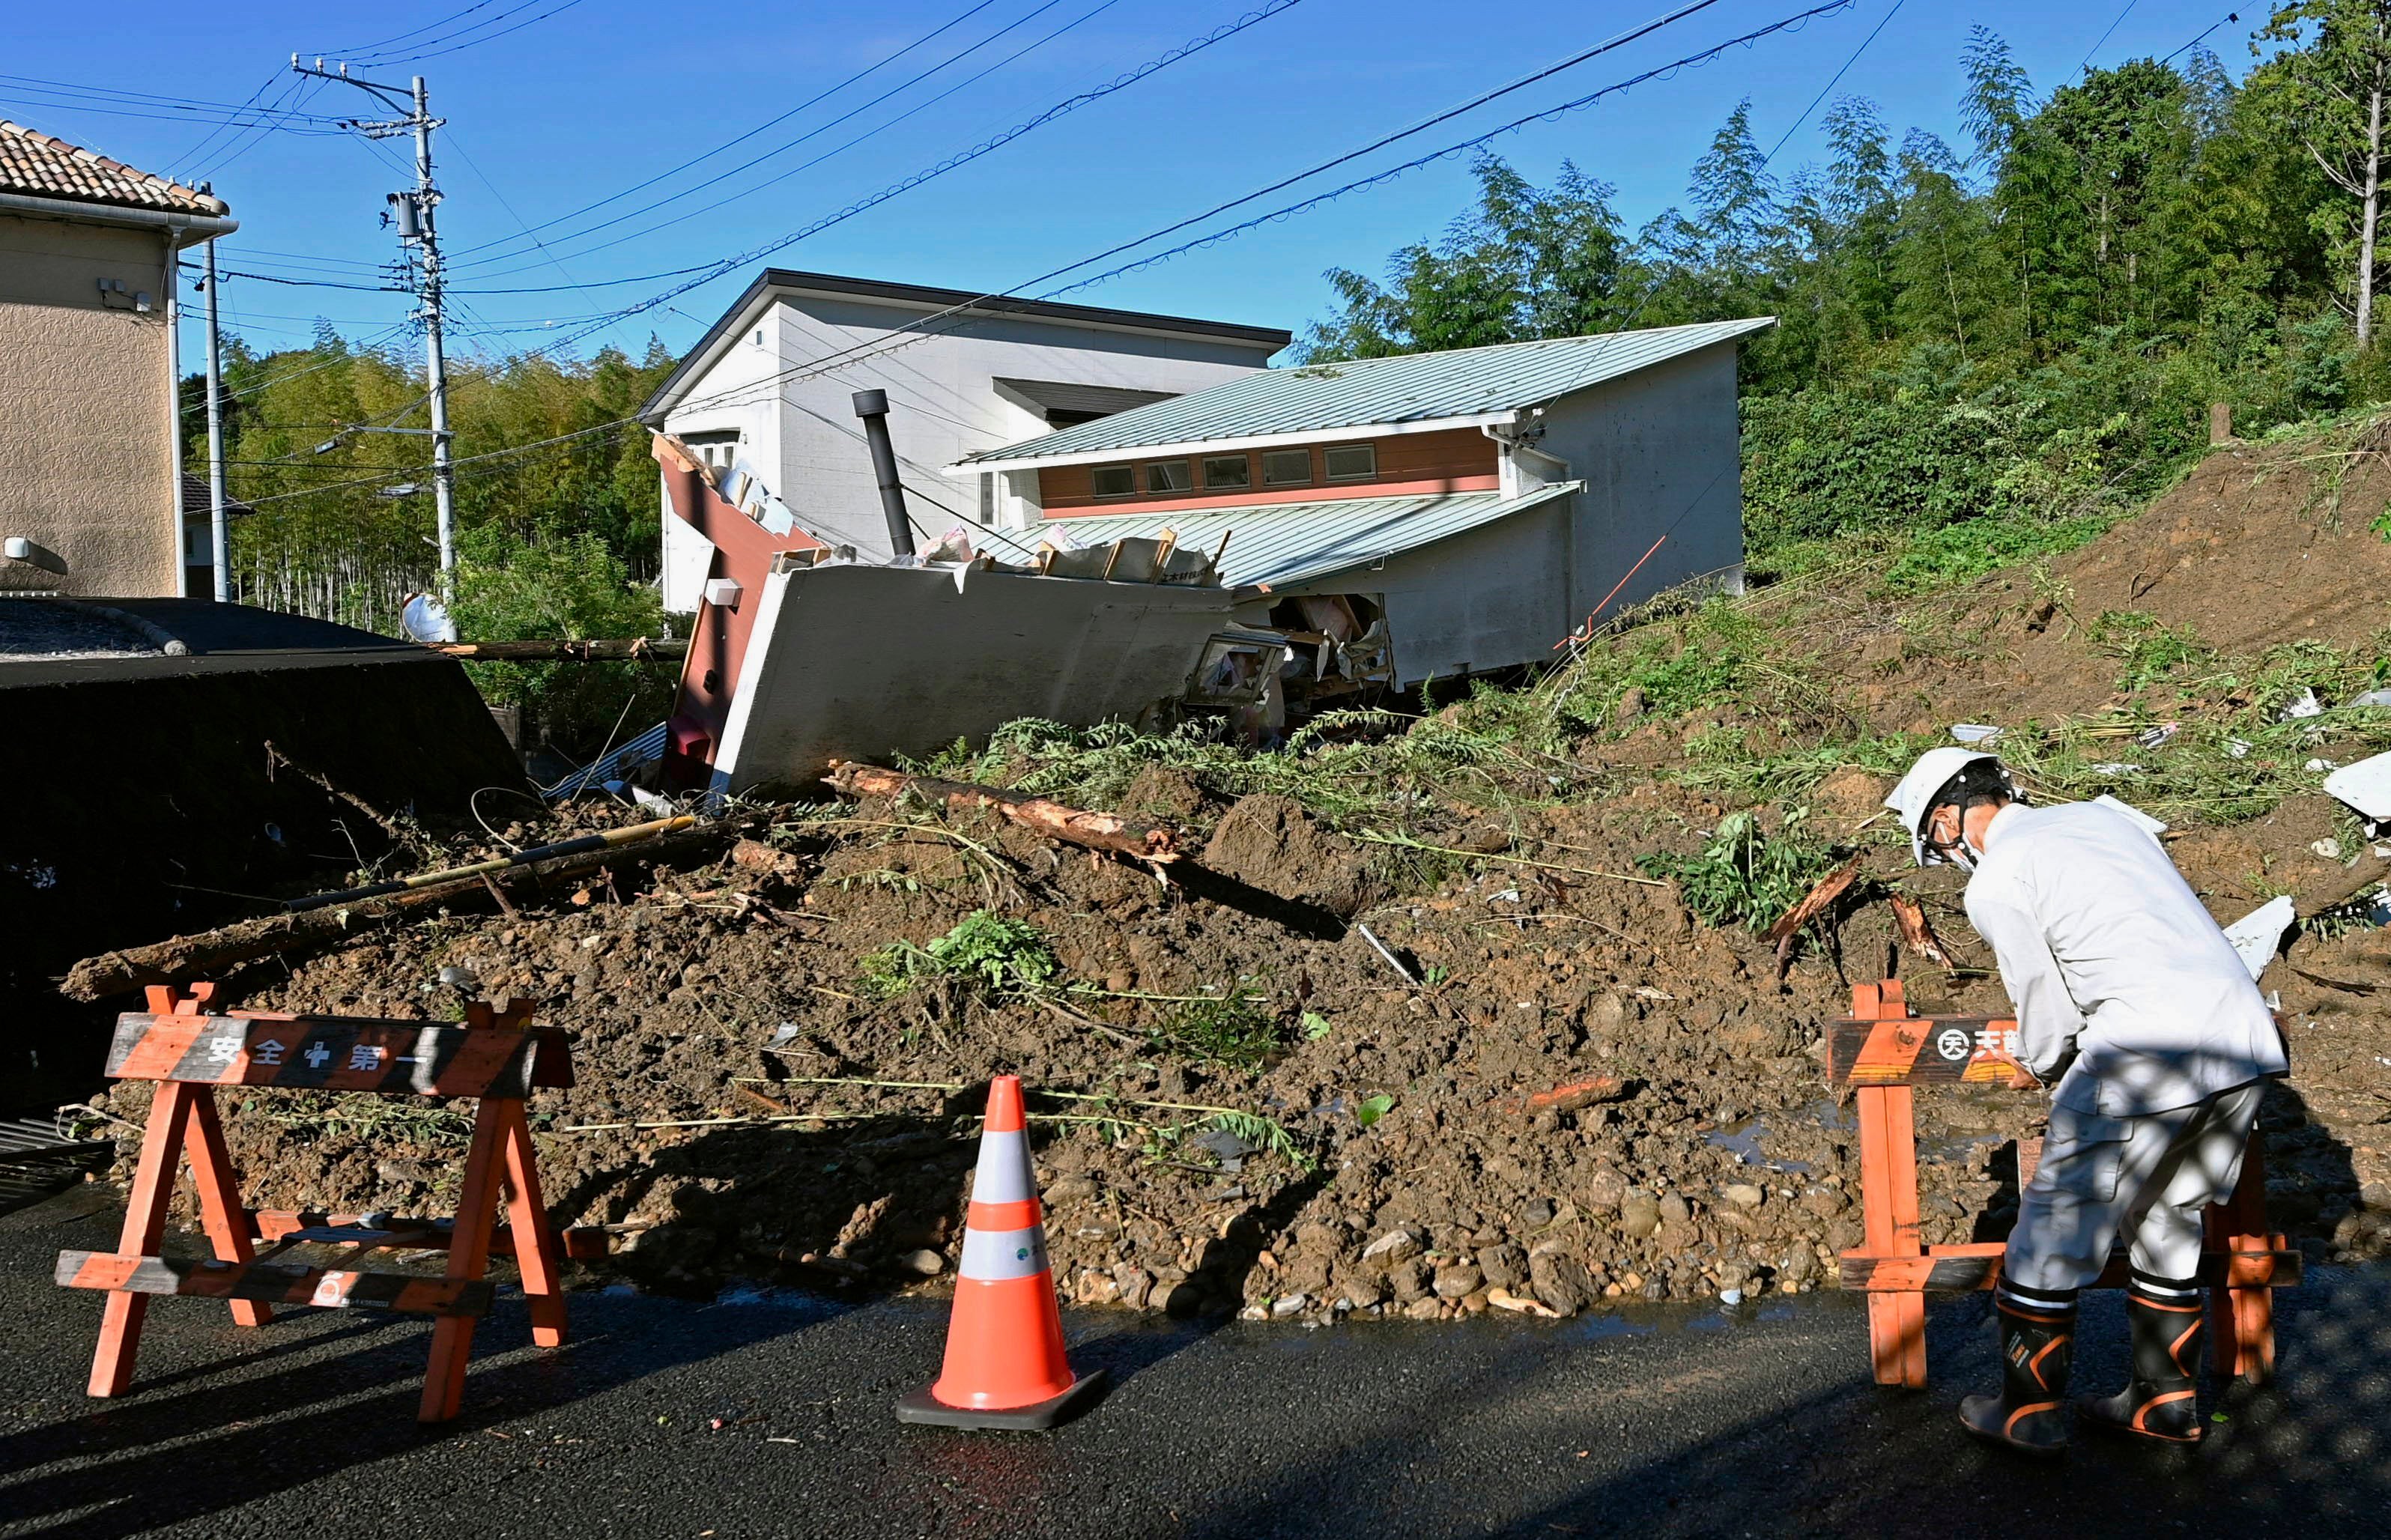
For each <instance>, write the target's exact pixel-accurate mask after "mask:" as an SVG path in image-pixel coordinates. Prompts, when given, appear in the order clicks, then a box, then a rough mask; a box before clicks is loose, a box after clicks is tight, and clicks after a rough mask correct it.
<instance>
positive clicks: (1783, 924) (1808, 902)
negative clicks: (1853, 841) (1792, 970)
mask: <svg viewBox="0 0 2391 1540" xmlns="http://www.w3.org/2000/svg"><path fill="white" fill-rule="evenodd" d="M1859 874H1860V859H1859V858H1858V857H1857V856H1854V857H1853V858H1852V859H1851V860H1849V861H1845V862H1843V864H1842V865H1841V866H1839V867H1837V868H1835V869H1834V870H1833V871H1832V872H1829V873H1828V874H1826V875H1825V876H1823V877H1821V878H1819V879H1818V882H1817V886H1815V887H1813V888H1811V889H1810V891H1809V892H1807V893H1804V894H1803V895H1802V901H1801V902H1800V903H1797V904H1795V905H1794V906H1793V907H1792V908H1790V909H1789V910H1787V911H1786V912H1785V913H1784V916H1783V917H1782V918H1780V919H1779V920H1778V921H1777V923H1776V924H1775V925H1770V926H1769V927H1768V932H1767V934H1766V935H1764V936H1763V937H1762V938H1761V939H1762V940H1764V941H1773V942H1775V943H1776V945H1777V977H1779V978H1782V977H1785V970H1786V969H1787V968H1789V967H1791V966H1792V965H1793V940H1794V938H1796V937H1798V936H1800V935H1801V934H1802V927H1803V925H1808V924H1809V923H1810V922H1811V921H1813V920H1815V919H1816V918H1817V917H1818V916H1819V915H1821V914H1824V913H1825V912H1827V909H1828V906H1829V905H1831V904H1832V903H1833V902H1834V901H1835V900H1836V899H1840V898H1842V896H1843V891H1844V889H1846V888H1848V887H1850V886H1852V884H1853V883H1855V882H1856V881H1858V880H1859Z"/></svg>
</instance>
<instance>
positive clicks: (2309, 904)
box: [2292, 854, 2391, 920]
mask: <svg viewBox="0 0 2391 1540" xmlns="http://www.w3.org/2000/svg"><path fill="white" fill-rule="evenodd" d="M2385 878H2391V861H2385V860H2384V859H2382V858H2381V857H2379V856H2374V855H2371V854H2370V855H2368V856H2366V857H2364V858H2363V859H2361V860H2360V861H2359V862H2358V864H2357V865H2355V866H2352V867H2350V868H2349V869H2347V870H2346V871H2342V872H2333V873H2329V874H2326V875H2324V876H2322V877H2320V878H2318V879H2317V880H2316V881H2315V882H2312V883H2310V884H2308V885H2307V886H2305V887H2303V888H2301V889H2300V890H2299V891H2298V892H2296V893H2294V894H2293V895H2292V910H2293V912H2294V914H2296V915H2297V916H2298V917H2299V918H2301V919H2303V920H2313V919H2315V918H2316V917H2317V916H2318V915H2320V914H2321V913H2323V912H2325V911H2326V910H2329V909H2339V908H2340V907H2341V906H2342V905H2343V904H2346V903H2347V902H2349V900H2350V899H2355V898H2357V897H2358V896H2359V894H2360V893H2363V892H2365V891H2366V890H2367V889H2368V888H2370V887H2372V886H2375V885H2376V884H2378V883H2380V882H2382V881H2384V880H2385Z"/></svg>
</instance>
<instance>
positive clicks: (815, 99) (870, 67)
mask: <svg viewBox="0 0 2391 1540" xmlns="http://www.w3.org/2000/svg"><path fill="white" fill-rule="evenodd" d="M995 3H996V0H979V3H978V4H977V5H975V6H972V7H971V8H969V9H968V10H965V11H963V13H961V14H960V15H958V16H956V17H954V18H953V19H950V20H948V21H947V22H945V23H943V24H942V25H940V26H938V27H936V28H933V29H932V30H931V31H929V32H924V33H923V34H922V35H921V36H919V37H917V38H915V39H914V40H913V41H912V42H911V43H908V44H906V45H904V46H903V47H901V48H898V49H897V50H896V51H895V52H893V53H888V54H884V55H882V56H881V57H880V58H876V59H874V60H873V61H872V62H871V63H870V64H867V65H865V66H864V67H863V68H862V69H860V70H858V71H856V72H855V73H853V74H851V75H849V76H847V78H846V79H845V80H842V81H840V82H839V83H838V84H836V85H834V86H832V87H830V88H829V89H828V90H826V91H818V92H816V93H814V95H812V96H810V97H807V98H806V99H805V100H803V101H801V102H799V103H797V105H796V106H795V107H792V108H790V109H789V110H787V111H785V112H783V113H781V114H780V115H779V116H778V117H773V118H768V119H766V120H765V121H764V122H762V123H757V124H756V126H755V127H753V128H751V129H749V130H747V132H745V133H744V134H741V135H739V136H736V137H734V138H730V139H725V140H724V141H723V142H722V143H720V144H718V145H716V146H715V147H714V148H713V149H709V150H706V151H705V152H704V153H703V154H700V155H692V156H691V157H690V158H689V159H688V160H686V161H683V162H680V164H679V165H677V166H669V167H666V169H665V170H663V171H660V172H658V173H656V174H655V175H653V176H651V177H649V178H647V179H646V180H645V181H641V182H634V183H632V184H631V185H630V186H629V187H627V188H624V189H623V190H622V191H620V192H615V193H609V194H608V195H607V196H606V197H604V198H601V199H599V200H598V201H596V202H594V203H584V204H583V205H582V206H581V207H579V208H577V209H575V210H573V211H571V212H570V213H567V214H558V215H556V216H555V217H554V218H552V219H543V220H541V221H540V222H539V224H538V225H536V226H526V227H525V229H524V231H523V233H524V234H526V235H529V234H530V233H531V232H532V230H534V229H543V230H544V229H546V228H548V227H549V226H551V225H561V224H562V223H563V222H564V221H566V220H568V219H578V218H580V217H581V216H582V215H583V214H588V213H591V212H593V211H594V210H598V209H602V208H604V207H605V206H606V205H607V204H609V203H614V202H617V201H621V200H623V199H626V198H628V197H629V196H631V194H633V193H635V192H642V191H645V190H646V189H647V188H652V187H653V186H655V185H656V184H657V183H658V182H661V181H663V180H664V179H665V178H666V177H668V176H678V175H680V174H681V173H682V172H684V171H687V170H688V169H689V168H690V167H691V166H693V165H696V164H698V163H699V162H704V161H708V160H711V159H713V158H714V157H715V156H717V155H719V154H721V153H722V152H723V151H724V150H726V149H730V148H731V147H732V146H733V145H738V144H743V143H745V142H746V141H747V140H749V139H752V138H754V137H755V136H756V135H758V134H761V133H763V132H764V131H765V130H766V129H768V128H774V127H778V126H779V125H780V124H782V123H786V122H788V121H789V120H790V119H791V118H794V117H795V116H796V115H797V114H798V113H800V112H803V111H805V110H807V109H808V108H810V107H813V106H816V105H817V104H819V103H821V102H823V101H826V100H828V99H829V98H830V97H834V96H836V95H838V93H840V92H841V91H844V90H846V89H847V87H848V86H850V85H853V84H855V83H856V82H858V81H859V80H861V79H863V78H864V76H866V75H869V74H871V73H872V71H876V70H878V69H880V68H881V67H882V66H884V65H887V64H893V63H895V62H896V61H897V60H898V59H900V58H904V57H905V56H906V55H907V54H910V53H911V52H912V51H913V50H914V49H916V48H919V47H921V46H922V45H924V44H925V43H928V42H929V41H930V40H931V39H933V38H935V37H937V36H939V35H941V34H942V33H945V32H951V31H953V30H954V29H955V28H956V27H959V26H961V25H962V24H963V22H965V21H968V20H970V19H972V18H973V17H975V16H976V15H978V14H979V13H980V12H981V11H984V10H986V9H988V7H989V6H992V5H994V4H995ZM914 78H915V79H916V80H919V79H920V78H921V77H920V76H918V75H917V76H915V77H914ZM511 239H514V238H513V237H511V236H503V237H500V238H499V239H497V240H485V241H484V242H482V243H481V245H478V246H467V247H464V248H462V249H460V250H459V252H457V255H458V256H459V257H460V258H461V257H466V256H470V255H472V253H473V252H478V251H483V250H485V249H486V248H488V247H491V246H498V245H504V244H505V243H506V242H507V241H509V240H511Z"/></svg>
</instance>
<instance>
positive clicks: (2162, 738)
mask: <svg viewBox="0 0 2391 1540" xmlns="http://www.w3.org/2000/svg"><path fill="white" fill-rule="evenodd" d="M2182 728H2183V724H2182V723H2180V722H2161V723H2160V724H2159V725H2158V726H2156V727H2154V728H2152V729H2151V730H2150V731H2148V732H2144V733H2142V734H2140V735H2139V736H2138V737H2136V738H2135V739H2134V742H2135V743H2137V744H2140V745H2141V746H2142V747H2144V748H2159V747H2161V746H2163V745H2164V744H2165V743H2166V741H2167V740H2168V739H2170V738H2172V737H2174V736H2175V735H2176V734H2177V733H2178V732H2179V731H2182Z"/></svg>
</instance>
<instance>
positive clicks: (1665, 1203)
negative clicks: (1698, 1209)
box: [1658, 1193, 1694, 1229]
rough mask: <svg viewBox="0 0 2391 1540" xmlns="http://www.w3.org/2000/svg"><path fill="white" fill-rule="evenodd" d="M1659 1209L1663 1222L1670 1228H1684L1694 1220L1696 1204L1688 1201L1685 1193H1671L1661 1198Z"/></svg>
mask: <svg viewBox="0 0 2391 1540" xmlns="http://www.w3.org/2000/svg"><path fill="white" fill-rule="evenodd" d="M1658 1211H1659V1213H1660V1215H1661V1224H1662V1225H1663V1226H1664V1227H1666V1228H1669V1229H1683V1228H1684V1227H1685V1226H1687V1225H1688V1224H1691V1223H1693V1222H1694V1206H1693V1205H1692V1204H1690V1203H1688V1202H1687V1201H1686V1195H1685V1194H1683V1193H1671V1194H1669V1195H1668V1196H1667V1197H1663V1198H1661V1201H1660V1204H1659V1208H1658Z"/></svg>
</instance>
